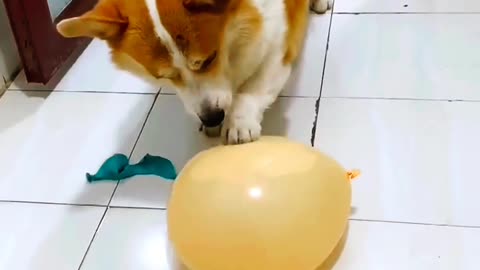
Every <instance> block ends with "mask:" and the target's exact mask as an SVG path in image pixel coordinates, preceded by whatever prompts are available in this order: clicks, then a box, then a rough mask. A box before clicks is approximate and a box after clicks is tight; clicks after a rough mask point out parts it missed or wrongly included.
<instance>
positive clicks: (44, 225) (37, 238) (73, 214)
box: [0, 203, 105, 270]
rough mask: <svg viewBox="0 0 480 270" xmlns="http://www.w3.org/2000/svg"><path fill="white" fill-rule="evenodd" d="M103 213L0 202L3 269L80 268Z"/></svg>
mask: <svg viewBox="0 0 480 270" xmlns="http://www.w3.org/2000/svg"><path fill="white" fill-rule="evenodd" d="M104 211H105V208H103V207H78V206H77V207H75V206H60V205H45V204H43V205H38V204H19V203H0V216H1V217H2V222H0V239H2V241H0V269H12V270H13V269H15V270H33V269H38V270H44V269H45V270H46V269H65V270H76V269H78V266H79V265H80V262H81V261H82V258H83V254H84V253H85V251H86V250H87V247H88V244H89V243H90V239H92V237H93V233H94V232H95V229H96V228H97V225H98V223H99V221H100V219H101V217H102V215H103V213H104Z"/></svg>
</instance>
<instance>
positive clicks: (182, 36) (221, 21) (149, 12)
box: [57, 0, 235, 126]
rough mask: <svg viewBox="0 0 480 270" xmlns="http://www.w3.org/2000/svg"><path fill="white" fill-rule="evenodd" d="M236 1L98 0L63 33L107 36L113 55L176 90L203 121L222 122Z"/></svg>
mask: <svg viewBox="0 0 480 270" xmlns="http://www.w3.org/2000/svg"><path fill="white" fill-rule="evenodd" d="M232 2H235V0H140V1H132V0H100V1H99V2H98V4H97V5H96V6H95V8H94V9H93V10H91V11H89V12H87V13H85V14H83V15H82V16H80V17H75V18H70V19H66V20H63V21H61V22H60V23H59V24H58V25H57V29H58V31H59V33H60V34H62V35H63V36H64V37H93V38H99V39H102V40H105V41H106V42H107V43H108V45H109V46H110V48H111V54H112V60H113V62H114V63H115V64H116V65H117V66H118V67H119V68H121V69H124V70H127V71H130V72H132V73H134V74H136V75H137V76H140V77H142V78H144V79H146V80H148V81H151V82H153V83H155V84H163V83H168V84H171V85H173V86H174V88H175V89H177V92H178V94H179V96H180V97H181V98H182V100H183V102H184V104H185V107H186V108H187V110H188V111H189V112H191V113H193V114H195V115H198V117H199V118H200V119H201V120H202V122H203V123H204V125H206V126H216V125H219V124H220V123H221V121H222V120H223V117H224V114H225V113H224V112H225V111H227V110H228V108H229V106H230V104H231V100H232V90H231V85H229V84H230V82H229V81H228V80H226V79H225V78H226V76H225V74H224V73H225V72H226V71H225V69H224V67H223V65H225V62H226V61H228V56H227V52H226V50H227V48H225V45H224V40H223V39H224V32H225V31H226V25H227V23H228V21H229V14H230V13H232V12H233V10H234V9H235V7H234V6H233V4H232Z"/></svg>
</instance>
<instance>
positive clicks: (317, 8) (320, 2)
mask: <svg viewBox="0 0 480 270" xmlns="http://www.w3.org/2000/svg"><path fill="white" fill-rule="evenodd" d="M331 6H332V5H331V0H310V8H311V9H312V10H313V11H314V12H316V13H325V12H326V11H327V10H328V9H329V8H331Z"/></svg>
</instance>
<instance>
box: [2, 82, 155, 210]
mask: <svg viewBox="0 0 480 270" xmlns="http://www.w3.org/2000/svg"><path fill="white" fill-rule="evenodd" d="M153 100H154V97H153V96H150V95H121V94H85V93H66V92H53V93H51V94H48V93H46V92H35V91H33V92H20V91H9V92H7V93H6V94H5V95H4V96H3V97H2V98H1V99H0V149H2V150H1V151H0V170H1V171H2V177H0V199H1V200H22V201H23V200H25V201H42V202H62V203H80V204H106V203H107V202H108V200H109V198H110V196H111V194H112V191H113V188H114V187H115V183H113V182H108V183H98V184H88V183H87V181H86V178H85V173H86V172H95V171H96V170H97V169H98V168H99V166H100V165H101V164H102V163H103V161H104V160H105V159H106V158H108V157H109V156H110V155H112V154H115V153H126V154H129V153H130V152H131V150H132V148H133V145H134V143H135V140H136V139H137V136H138V134H139V132H140V128H141V126H142V125H143V122H144V120H145V118H146V115H147V113H148V110H149V109H150V107H151V104H152V102H153Z"/></svg>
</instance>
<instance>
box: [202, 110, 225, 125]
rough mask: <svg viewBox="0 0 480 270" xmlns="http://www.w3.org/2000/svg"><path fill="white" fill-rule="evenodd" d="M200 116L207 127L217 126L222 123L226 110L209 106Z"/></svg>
mask: <svg viewBox="0 0 480 270" xmlns="http://www.w3.org/2000/svg"><path fill="white" fill-rule="evenodd" d="M199 117H200V120H201V121H202V124H203V125H204V126H205V127H217V126H220V124H222V122H223V119H224V118H225V111H224V110H222V109H219V108H213V109H212V108H208V109H205V110H203V112H202V114H201V115H199Z"/></svg>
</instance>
